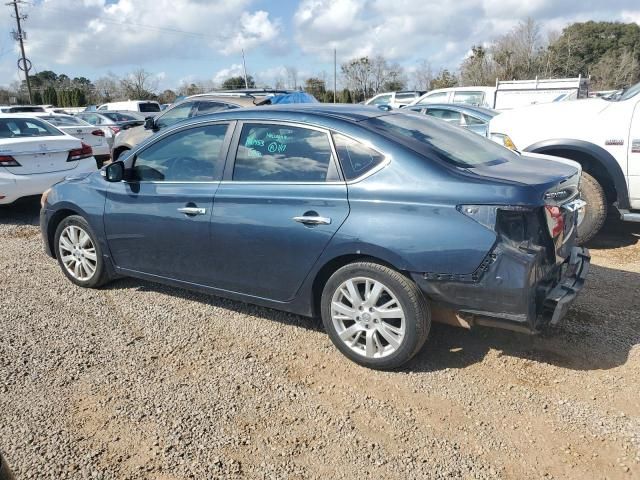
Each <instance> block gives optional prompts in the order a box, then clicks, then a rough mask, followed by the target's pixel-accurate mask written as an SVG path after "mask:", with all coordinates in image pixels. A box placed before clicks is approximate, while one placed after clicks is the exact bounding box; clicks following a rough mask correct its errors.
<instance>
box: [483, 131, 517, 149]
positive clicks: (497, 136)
mask: <svg viewBox="0 0 640 480" xmlns="http://www.w3.org/2000/svg"><path fill="white" fill-rule="evenodd" d="M489 138H491V140H493V141H494V142H496V143H499V144H500V145H502V146H503V147H507V148H508V149H509V150H513V151H517V150H518V149H517V148H516V144H515V143H513V140H511V137H509V135H505V134H503V133H492V134H491V135H490V136H489Z"/></svg>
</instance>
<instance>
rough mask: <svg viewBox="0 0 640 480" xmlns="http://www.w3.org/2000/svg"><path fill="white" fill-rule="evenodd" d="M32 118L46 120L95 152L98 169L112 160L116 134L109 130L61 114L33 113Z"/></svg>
mask: <svg viewBox="0 0 640 480" xmlns="http://www.w3.org/2000/svg"><path fill="white" fill-rule="evenodd" d="M30 116H34V117H38V118H41V119H42V120H46V121H47V122H49V123H50V124H52V125H53V126H54V127H57V128H58V129H60V130H62V131H63V132H64V133H68V134H69V135H71V136H72V137H76V138H77V139H79V140H81V141H82V142H84V143H86V144H87V145H89V146H90V147H91V149H92V150H93V156H94V157H95V159H96V162H97V164H98V168H100V167H101V166H102V165H103V164H104V162H107V161H109V160H110V159H111V147H112V146H113V138H114V136H115V135H114V133H113V132H112V131H111V130H110V129H108V128H99V127H96V126H95V125H91V124H90V123H89V122H85V121H84V120H82V119H81V118H78V117H74V116H72V115H63V114H59V113H32V114H30Z"/></svg>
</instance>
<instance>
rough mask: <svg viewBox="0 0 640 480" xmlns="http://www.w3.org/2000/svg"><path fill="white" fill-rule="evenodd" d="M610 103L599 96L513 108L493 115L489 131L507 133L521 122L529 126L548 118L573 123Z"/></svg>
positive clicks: (601, 109)
mask: <svg viewBox="0 0 640 480" xmlns="http://www.w3.org/2000/svg"><path fill="white" fill-rule="evenodd" d="M611 103H612V102H609V101H607V100H602V99H601V98H587V99H583V100H571V101H566V102H552V103H544V104H540V105H529V106H526V107H520V108H514V109H513V110H506V111H503V112H502V113H501V114H500V115H496V116H495V117H493V118H492V119H491V121H490V122H489V131H490V132H492V133H494V132H495V133H507V134H509V131H510V130H511V128H512V126H513V125H517V124H521V125H523V126H524V125H528V126H529V127H531V126H532V125H535V124H536V123H537V122H545V121H546V122H548V121H550V120H551V121H553V123H554V124H558V123H559V122H562V121H563V119H567V121H568V122H571V123H572V124H575V123H576V122H580V121H588V119H590V118H592V116H593V115H597V114H599V113H600V112H602V111H603V110H606V109H607V108H608V107H609V106H611ZM521 122H522V123H521Z"/></svg>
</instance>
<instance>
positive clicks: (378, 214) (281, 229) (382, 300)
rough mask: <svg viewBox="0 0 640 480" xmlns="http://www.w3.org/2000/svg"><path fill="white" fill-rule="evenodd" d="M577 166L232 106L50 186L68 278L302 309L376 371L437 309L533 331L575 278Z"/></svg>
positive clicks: (375, 116)
mask: <svg viewBox="0 0 640 480" xmlns="http://www.w3.org/2000/svg"><path fill="white" fill-rule="evenodd" d="M579 178H580V167H579V166H578V164H573V163H572V162H565V163H560V162H556V161H552V160H548V159H544V158H540V157H531V158H522V157H521V156H520V155H518V154H516V153H514V152H512V151H510V150H507V149H506V148H503V147H501V146H499V145H497V144H495V143H493V142H491V141H489V140H487V139H485V138H482V137H481V136H479V135H475V134H473V133H469V132H467V131H465V130H463V129H459V128H453V127H450V126H448V125H447V124H446V123H444V122H440V121H437V120H433V119H430V118H428V117H425V116H422V115H419V114H414V113H404V112H402V111H392V112H383V111H380V110H377V109H372V108H369V107H361V106H331V105H322V104H312V105H307V106H302V105H301V106H294V107H292V106H286V107H281V106H273V107H265V108H260V109H235V110H228V111H224V112H219V113H216V114H213V115H209V116H204V117H198V118H194V119H191V120H187V121H184V122H181V123H179V124H176V125H173V126H172V127H170V128H168V129H166V130H163V131H162V132H160V133H158V134H156V135H154V136H153V137H151V138H149V139H147V140H146V141H145V142H143V143H142V144H140V145H139V146H137V147H136V148H135V149H133V150H132V151H131V152H130V154H129V155H128V156H127V157H126V159H125V160H124V161H118V162H114V163H112V164H110V165H108V166H106V167H104V168H103V169H102V170H101V171H99V172H96V173H95V174H85V175H79V176H76V177H71V178H68V179H67V180H65V181H63V182H61V183H59V184H57V185H55V186H54V187H53V188H52V189H51V190H49V191H48V192H46V193H45V194H44V195H43V199H42V205H43V207H42V211H41V229H42V235H43V239H44V244H45V248H46V250H47V252H48V253H49V254H50V255H51V256H52V257H55V258H56V259H57V260H58V262H59V264H60V267H61V269H62V271H63V273H64V274H65V275H66V276H67V278H68V279H69V280H70V281H72V282H73V283H75V284H76V285H78V286H81V287H91V288H95V287H99V286H101V285H104V284H105V283H107V282H109V281H110V280H112V279H115V278H117V277H119V276H130V277H136V278H140V279H146V280H150V281H155V282H162V283H166V284H169V285H174V286H178V287H183V288H188V289H194V290H199V291H204V292H209V293H212V294H215V295H220V296H224V297H228V298H232V299H236V300H241V301H245V302H250V303H254V304H259V305H263V306H267V307H272V308H276V309H281V310H285V311H288V312H293V313H296V314H300V315H305V316H317V315H319V316H321V317H322V320H323V322H324V326H325V328H326V331H327V332H328V334H329V336H330V338H331V340H332V341H333V343H334V344H335V345H336V347H337V348H338V349H339V350H340V351H341V352H342V353H344V354H345V355H346V356H347V357H349V358H350V359H352V360H353V361H355V362H358V363H360V364H362V365H365V366H367V367H371V368H378V369H389V368H395V367H399V366H400V365H403V364H404V363H405V362H407V361H408V360H409V359H410V358H411V357H413V356H414V355H415V354H416V353H417V352H418V351H419V350H420V349H421V348H422V346H423V344H424V343H425V341H426V339H427V336H428V334H429V329H430V326H431V321H432V319H433V320H434V321H437V320H440V321H446V322H449V323H456V324H458V325H461V326H466V327H469V326H472V325H490V326H495V327H502V328H508V329H513V330H518V331H526V332H537V331H539V330H540V329H541V328H544V327H545V326H546V325H548V324H550V323H551V324H554V323H557V322H558V321H559V320H560V319H561V318H562V317H563V316H564V314H565V313H566V311H567V309H568V307H569V305H570V304H571V302H572V301H573V299H574V298H575V296H576V294H577V293H578V291H579V290H580V288H581V287H582V284H583V282H584V277H585V275H586V271H587V268H588V265H589V255H588V252H587V250H585V249H582V248H579V247H576V246H575V244H574V242H575V225H576V217H577V213H576V212H577V210H578V209H579V208H580V207H581V205H580V204H581V201H580V200H579V199H578V180H579Z"/></svg>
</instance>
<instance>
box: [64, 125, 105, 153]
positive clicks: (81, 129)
mask: <svg viewBox="0 0 640 480" xmlns="http://www.w3.org/2000/svg"><path fill="white" fill-rule="evenodd" d="M58 128H59V129H60V130H62V131H63V132H65V133H68V134H69V135H71V136H72V137H75V138H77V139H79V140H81V141H82V142H84V143H86V144H87V145H89V146H90V147H91V148H96V147H102V146H103V145H104V144H105V143H106V139H105V136H104V132H102V130H101V129H100V128H98V127H94V126H93V125H87V126H82V125H70V126H66V127H58ZM96 130H99V131H101V132H102V133H103V135H102V136H99V135H93V132H95V131H96Z"/></svg>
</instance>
